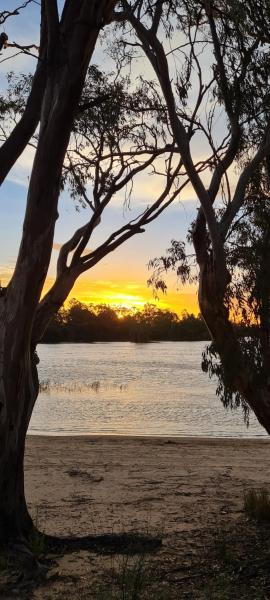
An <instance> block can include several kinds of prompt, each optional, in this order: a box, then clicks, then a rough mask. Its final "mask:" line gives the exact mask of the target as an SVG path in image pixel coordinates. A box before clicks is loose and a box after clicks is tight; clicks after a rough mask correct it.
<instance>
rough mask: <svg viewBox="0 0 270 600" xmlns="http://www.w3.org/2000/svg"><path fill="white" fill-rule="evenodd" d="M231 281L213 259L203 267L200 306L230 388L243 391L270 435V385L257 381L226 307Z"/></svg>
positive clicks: (207, 260) (244, 396)
mask: <svg viewBox="0 0 270 600" xmlns="http://www.w3.org/2000/svg"><path fill="white" fill-rule="evenodd" d="M227 285H228V278H227V279H226V276H224V278H223V281H222V280H221V277H220V272H217V269H216V266H215V264H214V261H213V259H212V256H208V257H207V256H206V254H205V255H204V261H203V262H201V264H200V284H199V306H200V311H201V314H202V316H203V318H204V320H205V323H206V325H207V327H208V330H209V332H210V335H211V338H212V340H213V342H214V344H215V348H216V349H217V351H218V354H219V356H220V359H221V363H222V366H223V369H224V372H225V375H226V379H227V381H228V382H229V384H230V387H231V388H232V389H233V390H235V391H237V392H239V393H240V394H241V396H242V398H243V399H244V400H245V401H246V402H247V404H248V406H249V407H250V408H251V410H252V411H253V412H254V413H255V415H256V417H257V419H258V421H259V423H260V424H261V425H262V427H264V429H266V431H267V433H269V434H270V385H269V384H268V382H267V381H265V380H262V381H260V382H258V381H255V379H254V375H253V373H252V372H251V370H250V369H249V367H248V365H247V363H246V361H245V357H244V354H243V352H242V349H241V346H240V343H239V340H238V338H237V335H236V333H235V330H234V328H233V326H232V324H231V322H230V320H229V312H228V309H227V307H226V305H225V293H226V288H227Z"/></svg>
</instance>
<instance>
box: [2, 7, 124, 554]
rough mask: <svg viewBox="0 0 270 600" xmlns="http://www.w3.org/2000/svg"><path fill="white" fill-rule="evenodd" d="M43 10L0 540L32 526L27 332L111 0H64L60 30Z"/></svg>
mask: <svg viewBox="0 0 270 600" xmlns="http://www.w3.org/2000/svg"><path fill="white" fill-rule="evenodd" d="M45 4H46V7H47V26H48V30H49V33H48V40H49V41H48V52H47V64H46V84H45V86H44V94H43V101H42V106H41V119H40V133H39V140H38V146H37V151H36V155H35V160H34V164H33V169H32V174H31V179H30V183H29V190H28V197H27V207H26V214H25V220H24V226H23V234H22V240H21V245H20V250H19V254H18V259H17V263H16V267H15V271H14V275H13V277H12V280H11V282H10V284H9V286H8V288H7V289H6V290H5V291H4V293H2V296H1V298H0V542H5V541H10V540H12V539H17V538H25V537H27V535H28V533H29V530H30V529H31V527H32V522H31V518H30V517H29V515H28V511H27V507H26V503H25V496H24V483H23V481H24V480H23V459H24V446H25V437H26V432H27V428H28V424H29V421H30V418H31V414H32V410H33V407H34V404H35V401H36V397H37V394H38V378H37V371H36V365H35V343H34V342H32V341H31V340H32V330H33V323H34V319H35V314H36V310H37V306H38V303H39V300H40V295H41V292H42V288H43V285H44V281H45V278H46V275H47V271H48V266H49V262H50V257H51V252H52V245H53V237H54V228H55V222H56V219H57V216H58V213H57V205H58V197H59V191H60V177H61V171H62V166H63V161H64V156H65V153H66V149H67V145H68V142H69V137H70V133H71V129H72V125H73V120H74V116H75V114H76V110H77V107H78V103H79V99H80V96H81V92H82V88H83V85H84V80H85V76H86V72H87V68H88V65H89V61H90V59H91V56H92V54H93V51H94V48H95V44H96V40H97V37H98V34H99V31H100V28H101V27H103V25H104V24H105V22H106V16H107V15H108V13H109V11H110V9H111V8H112V6H113V3H112V2H111V0H93V1H92V2H91V3H89V2H88V1H85V0H76V1H75V0H69V1H68V2H66V8H65V10H64V13H63V18H62V23H61V33H60V29H59V23H58V21H57V15H56V12H55V11H54V10H53V8H54V7H55V6H56V5H55V4H54V2H51V1H50V2H47V3H45Z"/></svg>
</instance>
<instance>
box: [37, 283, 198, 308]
mask: <svg viewBox="0 0 270 600" xmlns="http://www.w3.org/2000/svg"><path fill="white" fill-rule="evenodd" d="M52 283H53V279H51V278H48V279H47V281H46V284H45V288H44V293H46V292H47V291H48V289H49V288H50V287H51V285H52ZM72 298H75V299H76V300H78V301H79V302H82V303H85V304H107V305H109V306H111V307H115V308H126V309H131V308H135V309H137V310H140V309H141V310H142V309H143V307H144V305H145V304H147V303H150V304H155V305H156V306H157V307H158V308H161V309H167V310H171V311H173V312H175V313H177V314H178V315H179V316H181V314H182V312H183V311H187V312H188V313H194V314H195V315H197V314H198V313H199V307H198V301H197V295H196V290H195V289H194V288H191V287H188V286H187V287H186V288H181V290H179V291H178V290H172V291H170V289H169V291H168V293H167V294H164V295H163V294H160V297H159V299H158V300H156V299H155V298H154V297H153V293H152V290H151V289H150V288H148V287H147V286H146V285H145V283H144V282H143V283H142V282H140V281H127V280H126V279H123V280H118V281H117V280H95V279H90V278H87V277H82V278H81V279H79V280H78V281H77V282H76V284H75V286H74V288H73V290H72V291H71V293H70V295H69V297H68V299H67V303H68V302H69V301H70V300H71V299H72ZM119 318H121V316H120V317H119Z"/></svg>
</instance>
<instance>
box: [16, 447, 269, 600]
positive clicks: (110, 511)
mask: <svg viewBox="0 0 270 600" xmlns="http://www.w3.org/2000/svg"><path fill="white" fill-rule="evenodd" d="M269 453H270V445H269V442H268V440H252V441H251V440H236V439H199V438H193V439H192V438H177V439H176V438H143V437H141V438H139V437H138V438H132V437H35V436H29V437H28V440H27V452H26V461H25V470H26V493H27V499H28V503H29V506H30V508H31V512H32V514H33V516H34V518H36V520H37V523H38V526H39V528H41V529H44V530H45V531H46V533H51V534H58V535H63V536H64V535H78V534H79V535H85V534H103V533H121V532H123V531H125V532H132V531H135V532H150V533H152V534H153V535H157V536H160V537H161V538H162V547H161V549H160V550H159V551H158V554H159V555H160V556H161V557H162V568H163V570H164V574H165V573H168V572H169V573H171V579H170V581H171V585H172V592H171V595H170V597H171V598H178V597H179V598H180V596H179V595H177V594H178V592H177V591H176V588H175V585H174V583H175V581H174V579H175V578H174V577H173V573H174V574H175V573H176V574H177V577H178V579H177V578H176V582H177V581H178V582H179V581H181V574H180V575H179V565H182V567H183V565H186V568H188V565H190V564H191V562H192V560H193V557H194V556H195V558H196V553H198V552H199V551H200V548H202V547H205V546H206V545H207V543H206V541H205V540H206V539H208V538H209V533H210V534H211V535H213V536H215V535H216V532H217V530H219V529H220V528H221V527H223V526H227V525H228V524H229V525H232V526H233V524H234V522H237V520H239V519H240V520H241V518H242V519H243V516H242V515H243V494H244V492H245V491H246V490H249V489H251V488H261V487H268V486H269V484H270V460H269ZM108 566H109V563H108V559H106V558H104V557H101V556H99V557H97V556H94V555H93V554H92V555H91V557H90V558H89V553H84V552H82V551H80V552H77V553H75V554H74V553H73V554H72V555H69V556H61V557H60V558H59V561H58V569H60V572H61V574H62V575H63V580H61V581H60V582H58V583H57V584H56V583H55V584H52V585H53V589H54V593H55V595H53V596H52V597H53V598H54V597H57V598H58V597H59V598H60V597H61V598H69V597H71V596H69V593H70V594H71V593H73V596H74V590H75V589H78V590H79V589H80V586H83V584H84V581H85V579H86V580H88V581H90V580H91V581H93V578H96V581H98V579H99V577H100V576H101V572H102V571H103V570H104V569H105V571H106V568H107V567H108ZM185 576H186V575H185ZM185 576H183V573H182V578H183V577H185ZM179 577H180V580H179ZM72 578H73V579H72ZM74 578H75V579H74ZM165 579H166V578H165ZM74 582H75V583H74ZM82 589H83V588H82ZM33 597H35V598H41V597H42V598H46V589H45V588H44V589H43V588H42V586H41V588H40V589H39V590H37V591H36V592H35V594H34V596H33ZM49 597H51V596H48V598H49ZM78 597H79V596H78ZM83 597H84V596H83ZM85 597H89V598H90V597H92V596H91V595H89V588H88V596H85ZM93 597H94V596H93ZM157 597H158V596H157ZM164 597H165V596H164ZM166 597H167V596H166ZM182 597H185V598H186V597H189V596H185V595H183V596H182ZM190 597H192V596H190ZM195 597H196V596H195Z"/></svg>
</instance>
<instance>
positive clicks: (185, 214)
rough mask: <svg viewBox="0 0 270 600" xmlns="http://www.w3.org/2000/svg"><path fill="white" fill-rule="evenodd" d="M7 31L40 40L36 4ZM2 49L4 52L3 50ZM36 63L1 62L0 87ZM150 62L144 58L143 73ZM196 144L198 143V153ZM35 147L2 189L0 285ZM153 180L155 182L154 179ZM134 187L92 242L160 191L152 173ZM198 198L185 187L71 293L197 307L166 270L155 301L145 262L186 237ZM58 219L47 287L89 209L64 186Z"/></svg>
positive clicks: (20, 39) (2, 1) (17, 232)
mask: <svg viewBox="0 0 270 600" xmlns="http://www.w3.org/2000/svg"><path fill="white" fill-rule="evenodd" d="M16 6H17V1H14V0H8V1H7V0H0V11H1V9H2V10H3V9H5V8H7V7H8V9H9V10H11V9H12V8H15V7H16ZM5 31H6V33H7V34H8V36H9V40H10V41H16V42H17V43H20V44H30V43H33V42H36V41H37V40H38V31H39V7H38V5H37V4H36V5H33V6H30V7H28V8H27V10H26V11H25V13H22V15H20V17H15V18H12V19H10V20H8V21H7V22H6V24H5ZM4 52H5V54H4ZM4 52H2V55H1V56H0V60H1V59H3V58H6V57H7V56H9V54H11V53H13V52H14V50H12V49H9V50H6V51H4ZM105 60H107V58H106V56H104V53H103V51H102V48H100V47H98V48H97V51H96V54H95V56H94V58H93V62H94V63H95V62H97V63H99V64H100V65H101V66H102V64H103V61H105ZM34 65H35V61H34V59H32V58H31V57H26V56H18V57H15V58H13V59H12V60H10V61H9V60H8V61H5V62H0V86H1V90H3V89H5V86H6V73H7V72H9V71H10V70H13V71H14V72H18V73H20V72H29V71H31V70H33V68H34ZM147 69H148V66H147V64H145V70H144V74H147V72H148V71H147ZM199 154H200V148H198V156H199ZM32 161H33V151H32V150H31V149H30V148H27V149H26V150H25V152H24V153H23V155H22V156H21V157H20V159H19V160H18V162H17V164H16V165H15V166H14V168H13V169H12V171H11V172H10V173H9V175H8V177H7V180H6V181H5V183H4V184H3V185H2V188H1V189H0V213H1V218H0V280H1V284H2V285H6V284H7V282H8V281H9V279H10V277H11V275H12V272H13V269H14V266H15V262H16V255H17V251H18V247H19V244H20V238H21V233H22V226H23V217H24V210H25V204H26V197H27V186H28V181H29V176H30V173H31V167H32ZM154 185H155V186H157V184H156V183H155V184H154ZM137 190H138V193H137V195H136V198H133V200H132V203H131V206H130V208H129V209H128V208H126V209H124V208H123V202H122V199H121V198H116V199H115V201H114V202H113V204H112V205H111V206H110V207H109V208H108V210H107V211H106V215H105V216H104V218H103V219H102V223H101V225H100V227H99V228H98V230H97V232H96V234H95V237H96V240H95V242H97V243H100V242H102V241H104V240H105V239H106V237H107V236H108V235H109V234H110V233H111V231H112V230H113V229H114V228H116V227H119V226H121V225H123V224H124V223H125V222H126V221H127V220H130V219H131V218H134V216H135V215H136V214H137V212H138V209H139V208H140V207H145V206H146V205H147V203H148V202H149V197H150V195H153V193H155V192H156V193H158V189H157V190H155V189H153V180H152V177H151V176H149V175H147V174H145V175H144V176H143V177H141V179H140V180H139V183H138V187H137ZM196 208H197V201H196V198H195V195H194V192H193V190H192V188H191V187H188V188H186V189H185V191H184V193H183V195H182V196H181V197H180V198H178V199H177V200H176V201H175V202H174V204H173V205H172V206H171V207H169V208H168V209H167V210H166V211H165V212H164V213H163V214H162V215H161V216H160V217H159V218H158V220H156V221H154V222H153V223H151V224H150V225H149V226H148V227H147V229H146V231H145V233H144V234H140V235H137V236H135V237H134V238H132V239H131V240H129V241H128V242H126V243H125V244H124V245H122V246H120V248H118V249H117V250H116V251H115V252H114V253H112V254H110V255H108V256H107V257H105V258H104V259H103V260H102V261H101V262H100V263H99V264H98V265H96V266H95V267H94V268H93V269H91V271H89V272H87V273H85V274H84V275H83V276H81V277H80V279H79V280H78V281H77V283H76V285H75V287H74V289H73V290H72V293H71V295H70V297H72V298H73V297H75V298H77V299H78V300H80V301H82V302H93V303H101V302H104V303H108V304H112V305H123V306H127V307H130V306H136V307H137V308H141V307H143V305H144V304H145V303H146V302H157V304H158V306H159V307H160V308H169V309H170V310H173V311H175V312H177V313H178V314H179V315H181V312H182V311H183V310H187V311H188V312H194V313H197V312H198V305H197V298H196V289H195V287H192V286H190V285H187V286H185V287H183V286H182V285H181V284H180V283H179V282H177V280H176V277H175V275H174V274H172V275H170V276H169V279H168V283H169V287H168V292H167V294H166V295H161V296H160V298H159V300H158V301H156V300H155V299H154V297H153V293H152V290H151V289H150V288H148V287H147V279H148V278H149V275H150V272H149V270H148V267H147V264H148V262H149V260H150V259H152V258H154V257H156V256H160V255H162V254H164V251H165V250H166V248H168V247H169V246H170V242H171V240H172V239H177V240H179V239H183V240H184V239H185V237H186V234H187V231H188V228H189V227H190V223H191V221H192V220H193V219H194V217H195V215H196ZM59 215H60V216H59V219H58V221H57V224H56V231H55V240H54V250H53V253H52V260H51V264H50V268H49V272H48V277H47V281H46V285H45V291H46V290H47V289H48V288H49V287H50V285H51V284H52V283H53V281H54V276H55V268H56V260H57V256H58V252H59V248H60V247H61V245H62V244H63V243H64V242H65V241H67V240H68V239H69V237H70V236H71V235H72V233H73V232H74V231H75V229H77V227H79V226H81V225H82V224H84V223H85V222H86V220H87V215H86V212H85V210H84V209H81V210H80V212H78V211H76V208H75V205H74V201H73V200H72V199H71V198H70V197H69V194H68V192H66V191H65V192H64V193H63V194H62V195H61V197H60V201H59Z"/></svg>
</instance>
